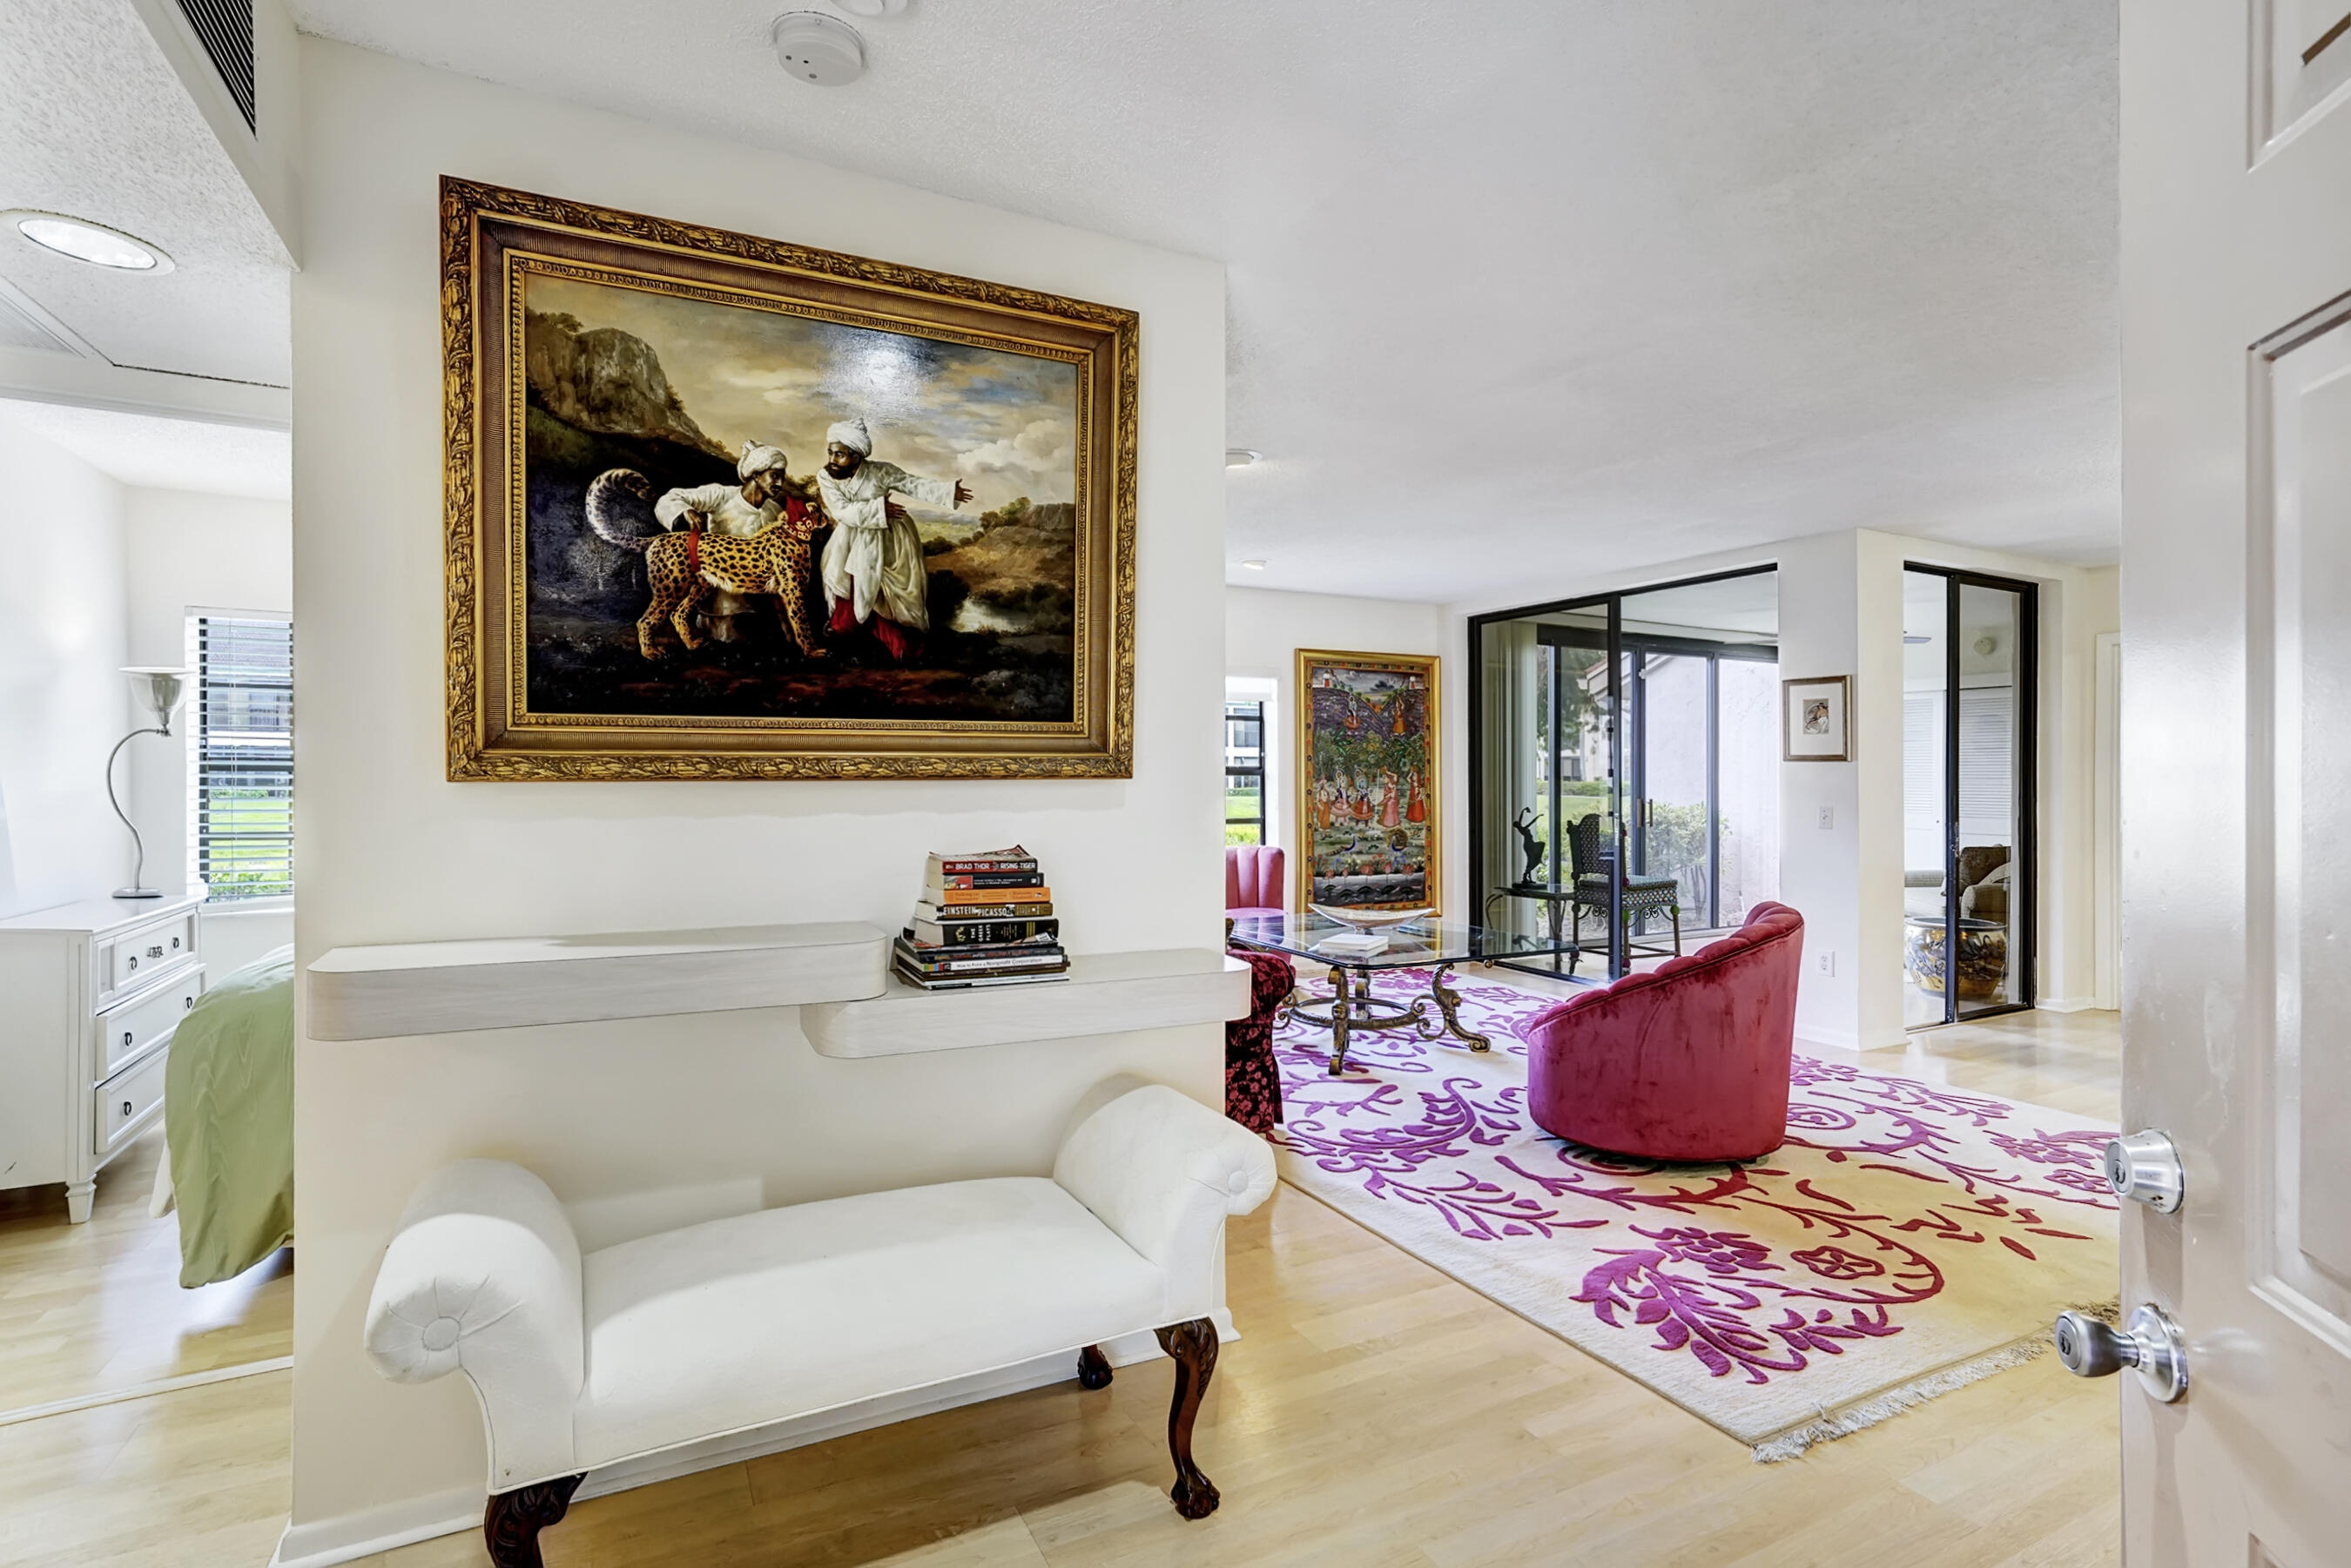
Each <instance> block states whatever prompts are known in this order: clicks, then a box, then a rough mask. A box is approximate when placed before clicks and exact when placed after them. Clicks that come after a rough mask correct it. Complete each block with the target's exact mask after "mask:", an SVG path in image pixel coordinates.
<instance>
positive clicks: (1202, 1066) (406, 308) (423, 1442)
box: [288, 38, 1225, 1551]
mask: <svg viewBox="0 0 2351 1568" xmlns="http://www.w3.org/2000/svg"><path fill="white" fill-rule="evenodd" d="M302 77H303V91H304V101H305V115H306V123H305V128H304V137H303V146H302V167H303V169H304V172H305V173H304V185H303V189H302V191H301V206H302V214H303V228H302V240H303V243H302V247H301V249H302V256H303V270H302V272H301V273H300V274H299V275H298V277H297V278H296V280H295V287H294V346H295V364H294V386H295V429H296V432H297V439H296V444H295V483H294V501H295V505H294V517H295V555H294V559H295V577H294V610H295V625H296V639H297V640H296V681H297V688H298V693H299V701H300V706H301V720H300V724H299V726H298V732H297V741H296V747H297V752H296V758H297V771H298V777H299V779H300V780H301V785H300V789H298V792H297V797H296V831H297V833H298V837H299V840H300V842H301V846H302V862H301V877H302V893H301V897H300V900H299V902H298V909H297V932H298V947H299V949H300V952H301V956H302V957H303V958H304V960H305V961H306V962H307V961H308V960H309V959H311V958H315V957H316V956H318V955H319V953H321V952H323V951H325V950H327V949H329V948H332V947H336V946H347V945H350V944H355V943H367V942H383V941H403V940H417V939H427V938H435V937H453V936H474V935H479V936H494V935H504V934H516V933H529V932H551V931H581V930H598V929H603V930H612V929H623V928H630V927H637V928H643V927H648V926H664V925H718V924H725V923H733V922H755V921H779V920H793V919H805V920H838V919H857V920H866V921H872V922H873V923H875V924H877V925H890V926H894V925H896V924H897V923H898V922H900V921H901V920H902V919H903V918H904V915H905V912H906V909H907V906H908V904H910V903H911V902H913V900H914V893H915V888H916V886H917V883H918V881H919V877H920V873H921V864H922V857H923V855H924V853H925V852H927V851H930V850H934V849H955V848H969V847H974V846H988V845H996V844H1001V843H1005V842H1008V841H1013V840H1019V841H1023V842H1025V843H1027V844H1029V846H1030V847H1031V848H1033V849H1035V850H1036V851H1038V852H1039V853H1040V855H1041V856H1042V857H1043V859H1044V862H1045V865H1046V867H1047V869H1048V871H1049V873H1050V874H1051V877H1052V881H1053V883H1054V886H1055V902H1056V904H1058V905H1059V906H1060V909H1061V914H1062V916H1063V919H1064V926H1065V931H1066V933H1067V935H1068V938H1069V942H1070V945H1071V946H1072V947H1073V948H1075V949H1077V950H1079V951H1100V950H1115V949H1129V948H1153V947H1173V946H1194V947H1200V946H1212V945H1214V944H1216V943H1217V940H1218V936H1219V931H1220V906H1221V904H1222V902H1223V900H1222V882H1221V874H1220V867H1219V863H1218V857H1217V846H1218V844H1219V842H1220V841H1221V832H1220V831H1219V828H1218V821H1219V792H1218V791H1219V784H1220V768H1219V760H1220V754H1219V751H1218V747H1217V712H1218V707H1219V701H1220V695H1221V689H1222V671H1221V670H1220V669H1219V668H1218V667H1217V663H1216V661H1214V660H1204V659H1202V658H1200V657H1199V649H1200V646H1201V642H1202V639H1203V637H1204V636H1205V637H1207V638H1208V639H1210V640H1211V641H1212V642H1213V640H1214V639H1216V638H1217V637H1219V636H1220V635H1221V622H1222V618H1223V613H1224V601H1223V594H1224V590H1223V583H1222V579H1223V570H1224V569H1223V559H1222V558H1223V514H1224V468H1223V451H1224V445H1225V434H1224V360H1223V343H1224V283H1223V274H1222V271H1221V269H1220V268H1219V267H1217V266H1216V265H1215V264H1212V263H1209V262H1207V261H1202V260H1199V259H1197V258H1195V257H1190V256H1176V255H1173V254H1170V253H1167V252H1164V251H1157V250H1153V249H1150V248H1147V247H1145V246H1138V245H1134V244H1129V243H1126V242H1123V241H1119V240H1113V239H1109V238H1105V237H1103V236H1101V235H1089V234H1083V233H1080V232H1077V231H1073V230H1070V229H1066V228H1061V227H1058V226H1055V225H1050V224H1045V223H1041V222H1038V221H1035V220H1031V219H1028V218H1022V217H1017V216H1014V215H1011V214H1005V213H1000V212H995V211H991V210H989V209H987V208H983V207H978V206H974V205H971V204H967V203H961V202H956V201H952V200H949V199H946V198H945V197H941V196H936V195H933V194H929V193H924V192H919V191H914V190H910V189H907V188H904V187H901V186H895V185H891V184H887V183H883V182H880V181H876V180H871V179H866V178H862V177H860V176H855V175H850V174H845V173H841V172H837V171H833V170H830V169H826V168H822V167H820V166H818V165H814V164H810V163H806V162H799V161H798V160H795V159H792V158H789V157H784V156H780V155H778V154H775V153H771V152H758V151H753V150H749V149H746V148H742V147H737V146H731V145H727V144H725V143H720V142H716V141H709V140H706V139H703V138H699V137H694V136H688V135H684V134H681V133H678V132H674V131H667V130H664V129H661V128H659V127H656V126H653V125H649V124H644V123H641V122H636V121H631V120H622V119H619V118H616V117H614V116H611V115H607V114H602V113H598V112H594V111H591V110H585V109H580V108H576V107H570V106H565V105H559V104H555V103H551V102H549V101H546V100H542V99H534V98H530V97H528V96H525V95H523V94H520V93H517V92H513V91H510V90H507V89H501V88H497V87H494V86H492V85H489V84H487V83H485V82H481V81H476V80H472V79H469V78H460V77H456V76H452V75H446V74H443V73H439V72H435V71H432V70H428V69H425V68H420V67H415V66H410V65H406V64H402V63H399V62H395V61H392V60H391V59H388V58H384V57H379V56H374V55H370V54H366V53H363V52H360V51H358V50H354V49H350V48H348V47H341V46H338V45H333V44H328V43H323V42H320V41H318V40H314V39H307V38H306V39H305V40H304V41H303V60H302ZM444 172H450V173H457V174H463V175H465V176H468V177H471V178H474V179H479V180H487V181H494V182H497V183H504V184H508V185H514V186H518V187H521V188H524V189H527V190H533V191H541V192H549V193H559V194H562V195H566V196H570V197H575V198H580V199H583V200H587V201H590V202H598V203H603V204H611V205H614V206H620V207H625V208H631V209H634V210H638V211H644V212H653V213H660V214H665V215H669V216H674V217H679V218H684V219H690V220H694V221H697V222H702V223H708V224H714V225H724V226H728V227H733V228H738V229H744V230H748V231H751V232H754V233H759V234H768V235H781V236H784V237H789V238H790V239H793V240H796V241H799V242H803V243H808V244H812V245H817V246H829V247H832V248H837V249H841V250H845V251H851V252H854V253H858V254H862V255H867V256H885V257H889V258H891V259H893V260H896V261H902V262H910V263H914V264H917V265H921V266H925V267H937V268H942V269H946V270H951V271H955V272H959V273H964V274H967V275H971V276H976V277H987V278H998V279H1002V280H1004V281H1007V282H1010V283H1017V284H1022V285H1026V286H1029V287H1038V288H1043V289H1049V290H1053V291H1056V292H1061V293H1067V294H1073V295H1077V296H1081V297H1083V298H1092V299H1097V300H1102V301H1106V302H1110V303H1113V304H1118V305H1123V306H1128V307H1132V308H1135V309H1136V310H1138V311H1140V312H1141V315H1142V323H1143V328H1142V332H1143V335H1142V353H1141V369H1142V387H1141V405H1142V422H1143V423H1142V432H1141V438H1142V448H1141V464H1140V478H1141V495H1140V517H1139V528H1138V535H1139V560H1138V571H1137V579H1138V583H1139V591H1138V601H1137V608H1136V622H1137V669H1136V687H1135V723H1136V736H1135V776H1134V779H1132V780H1130V781H1113V780H1067V781H1052V782H1041V783H1016V782H986V781H974V782H909V783H824V782H813V783H791V782H765V783H758V782H746V783H634V784H569V785H566V784H452V783H448V782H446V781H445V780H444V777H443V769H444V764H443V751H442V734H443V711H444V710H443V683H442V622H441V615H442V605H443V595H442V550H441V479H442V464H441V450H442V449H441V364H440V350H439V306H438V295H439V285H438V277H437V260H436V246H435V234H436V197H437V193H436V188H435V182H436V180H437V177H438V176H439V175H441V174H442V173H444ZM298 1050H299V1056H298V1062H297V1071H296V1080H295V1082H296V1113H295V1123H296V1129H295V1135H296V1166H297V1172H298V1178H297V1195H298V1196H297V1203H298V1210H297V1215H296V1229H297V1230H298V1233H299V1234H300V1235H301V1238H302V1267H301V1269H300V1270H298V1273H297V1276H296V1280H295V1290H296V1310H295V1336H294V1337H295V1352H294V1354H295V1378H294V1453H293V1460H294V1492H293V1519H294V1526H293V1533H292V1534H291V1535H289V1538H288V1547H289V1549H295V1548H297V1547H298V1548H299V1550H305V1551H307V1550H327V1549H329V1548H332V1547H334V1544H335V1542H337V1541H341V1542H344V1543H345V1544H348V1543H349V1542H351V1541H352V1540H355V1539H358V1538H360V1537H359V1535H355V1534H354V1533H353V1532H355V1531H356V1532H360V1535H363V1534H364V1531H367V1530H373V1529H378V1528H379V1527H381V1529H387V1530H388V1529H393V1528H399V1527H402V1523H403V1521H404V1523H405V1525H406V1526H408V1527H413V1526H415V1525H416V1524H418V1523H419V1521H420V1511H423V1522H425V1523H428V1524H429V1523H430V1522H431V1521H432V1520H433V1519H434V1518H442V1517H445V1515H446V1511H447V1510H448V1509H449V1508H452V1507H455V1509H456V1516H457V1518H459V1519H462V1518H463V1517H464V1514H465V1509H466V1508H467V1507H470V1508H471V1510H472V1511H474V1516H475V1517H476V1518H478V1510H479V1502H478V1496H479V1489H480V1487H481V1484H482V1479H483V1473H484V1467H483V1458H482V1436H481V1422H480V1417H479V1416H478V1415H477V1414H476V1411H475V1405H474V1400H473V1397H472V1396H471V1394H470V1393H469V1392H468V1391H467V1390H466V1389H465V1387H464V1386H463V1383H462V1380H460V1379H448V1380H444V1381H443V1382H441V1383H438V1384H434V1385H429V1386H423V1387H402V1386H394V1385H391V1384H388V1383H385V1382H382V1381H381V1380H380V1379H379V1378H377V1377H376V1376H375V1375H374V1374H373V1373H372V1372H371V1370H370V1369H369V1367H368V1366H367V1364H366V1363H365V1361H364V1359H363V1357H362V1355H361V1354H360V1322H361V1317H362V1313H363V1310H364V1306H365V1301H366V1297H367V1292H368V1288H369V1281H371V1278H372V1275H373V1272H374V1269H375V1264H376V1260H377V1257H378V1254H379V1251H380V1249H381V1247H382V1245H383V1244H384V1242H385V1240H386V1239H387V1238H388V1237H389V1235H390V1234H391V1230H392V1225H393V1222H394V1220H395V1219H396V1218H397V1216H398V1214H399V1211H400V1208H401V1206H402V1203H403V1201H404V1200H405V1198H406V1197H407V1195H408V1193H409V1192H410V1191H411V1190H412V1189H413V1186H414V1185H415V1184H416V1182H417V1181H418V1180H419V1179H420V1178H421V1177H423V1176H424V1175H425V1174H426V1173H427V1172H428V1171H430V1170H431V1169H433V1168H434V1167H435V1166H438V1165H440V1164H441V1163H443V1162H444V1161H446V1160H449V1159H452V1158H455V1157H459V1156H462V1155H478V1154H494V1155H504V1156H507V1157H510V1158H514V1159H517V1160H519V1161H521V1162H522V1163H524V1164H526V1165H528V1166H531V1167H533V1168H534V1169H536V1170H538V1171H539V1172H540V1173H541V1174H542V1175H543V1176H546V1177H547V1179H548V1180H549V1182H550V1184H551V1185H552V1186H554V1187H555V1189H556V1191H557V1192H558V1194H559V1196H561V1197H563V1198H564V1199H565V1200H566V1201H567V1202H568V1203H572V1204H575V1205H576V1204H583V1203H584V1204H590V1205H601V1208H600V1210H599V1211H600V1212H601V1213H604V1214H606V1215H607V1216H610V1215H611V1214H613V1213H616V1212H622V1211H625V1212H626V1213H627V1214H628V1215H630V1216H632V1219H631V1220H630V1224H631V1225H632V1227H633V1228H651V1227H653V1226H654V1225H656V1224H657V1223H659V1222H662V1221H664V1220H666V1219H669V1218H674V1217H684V1216H686V1215H693V1216H695V1217H697V1218H698V1217H700V1216H701V1215H704V1214H707V1213H709V1212H711V1211H712V1210H713V1209H714V1208H716V1209H721V1210H723V1209H726V1208H730V1207H732V1208H739V1207H749V1206H752V1205H756V1204H759V1203H766V1204H776V1203H782V1202H789V1201H793V1200H798V1199H803V1198H809V1197H822V1196H831V1195H834V1194H840V1193H847V1192H854V1191H860V1190H867V1189H872V1188H878V1187H886V1186H897V1185H902V1184H904V1183H909V1182H920V1181H926V1180H933V1179H939V1178H944V1177H952V1176H972V1175H977V1174H991V1173H1002V1172H1010V1171H1041V1170H1043V1169H1045V1168H1047V1167H1048V1166H1049V1164H1050V1154H1051V1150H1052V1148H1053V1146H1054V1144H1055V1143H1056V1141H1057V1140H1058V1137H1059V1134H1060V1133H1061V1129H1062V1126H1063V1124H1065V1122H1066V1121H1067V1119H1068V1117H1069V1115H1070V1113H1071V1110H1072V1109H1073V1107H1074V1106H1075V1105H1076V1104H1077V1103H1078V1100H1079V1098H1080V1097H1081V1095H1082V1094H1084V1093H1085V1092H1087V1091H1088V1089H1089V1088H1091V1087H1092V1085H1094V1084H1095V1083H1096V1082H1099V1081H1100V1080H1102V1079H1103V1078H1106V1077H1108V1076H1111V1075H1113V1074H1115V1073H1119V1072H1132V1073H1135V1074H1138V1075H1140V1076H1144V1077H1148V1078H1155V1079H1158V1080H1160V1081H1163V1082H1171V1083H1174V1084H1175V1085H1176V1086H1177V1087H1179V1088H1181V1089H1183V1090H1185V1091H1186V1092H1190V1093H1193V1094H1195V1095H1196V1096H1197V1097H1198V1098H1201V1099H1203V1100H1206V1101H1209V1102H1211V1103H1217V1102H1218V1101H1219V1100H1220V1096H1221V1081H1222V1063H1223V1053H1222V1048H1221V1040H1220V1036H1219V1031H1218V1030H1216V1029H1215V1028H1214V1027H1213V1026H1203V1027H1198V1028H1192V1029H1186V1030H1166V1031H1159V1032H1155V1033H1147V1034H1139V1035H1125V1036H1118V1037H1111V1038H1108V1039H1104V1040H1093V1041H1056V1042H1049V1043H1046V1044H1040V1045H1034V1046H1020V1047H1007V1048H995V1049H988V1050H979V1051H956V1052H946V1053H938V1054H930V1055H916V1056H903V1057H893V1058H887V1059H882V1060H874V1061H836V1060H833V1059H831V1058H824V1057H819V1056H817V1055H815V1054H814V1053H813V1052H812V1051H810V1048H809V1046H808V1044H807V1042H806V1040H804V1039H803V1038H802V1036H801V1035H800V1034H799V1030H798V1028H797V1022H796V1015H795V1014H794V1013H792V1012H790V1011H789V1010H782V1011H769V1012H754V1013H732V1014H709V1015H700V1016H696V1017H693V1018H687V1019H673V1020H645V1021H638V1022H629V1023H618V1024H610V1025H601V1026H580V1027H572V1028H564V1029H543V1030H511V1031H505V1032H501V1033H496V1034H489V1035H480V1036H453V1037H444V1038H430V1039H421V1040H396V1041H388V1042H382V1043H377V1044H368V1043H360V1044H333V1045H329V1044H320V1043H317V1042H313V1041H310V1040H307V1039H306V1040H303V1042H302V1043H301V1045H300V1046H299V1048H298ZM468 1497H470V1498H472V1499H473V1501H471V1502H470V1504H469V1503H467V1502H466V1499H467V1498H468ZM435 1510H440V1511H441V1512H440V1513H434V1511H435Z"/></svg>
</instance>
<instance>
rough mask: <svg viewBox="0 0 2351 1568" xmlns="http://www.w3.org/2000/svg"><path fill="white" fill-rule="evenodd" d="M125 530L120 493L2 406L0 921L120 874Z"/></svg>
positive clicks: (125, 874) (127, 703) (118, 879)
mask: <svg viewBox="0 0 2351 1568" xmlns="http://www.w3.org/2000/svg"><path fill="white" fill-rule="evenodd" d="M123 519H124V498H123V488H122V486H120V485H118V484H117V483H115V482H114V480H112V479H111V478H109V477H108V476H106V475H104V474H101V473H99V471H98V470H97V469H95V468H93V467H91V466H90V465H89V464H88V463H85V462H83V461H82V460H81V459H80V458H78V457H77V456H75V455H73V454H72V453H70V452H68V451H67V450H66V449H65V448H64V447H62V446H59V445H57V444H56V443H54V442H52V441H50V440H48V439H47V438H46V437H44V436H40V435H37V434H34V433H33V432H31V431H29V430H26V429H25V428H23V427H22V426H21V425H19V424H18V423H16V421H14V420H13V419H11V418H10V417H9V416H8V413H7V410H6V406H5V404H0V561H5V562H6V565H5V566H0V915H17V914H22V913H23V912H25V911H26V910H29V909H45V908H47V907H48V906H49V905H51V904H64V903H68V902H69V901H70V900H73V899H78V898H92V897H98V896H101V895H103V894H106V893H108V892H110V890H112V889H114V888H116V887H119V886H120V885H121V884H122V883H124V882H126V881H128V880H129V878H130V875H131V836H130V835H129V834H128V833H126V832H124V831H122V824H121V823H120V822H118V821H115V818H114V813H113V811H112V810H110V809H109V808H108V806H107V803H106V781H105V773H104V769H105V768H106V758H107V753H108V752H109V751H110V750H112V749H113V747H114V743H115V742H116V741H118V740H120V739H121V738H122V736H123V734H124V732H125V731H127V730H129V729H130V728H131V688H130V685H129V684H128V683H127V682H126V681H125V680H124V679H123V677H122V674H121V669H122V666H123V665H124V664H128V663H130V662H131V661H130V660H129V659H128V658H127V657H126V656H125V653H124V650H125V647H126V643H125V636H124V631H123V595H122V573H123V537H124V520H123ZM151 738H152V737H151ZM138 744H139V743H138V742H133V743H132V745H133V747H134V748H135V747H136V746H137V745H138ZM126 779H127V772H125V773H118V774H117V776H116V786H117V788H118V789H120V788H121V787H122V785H123V783H124V782H125V780H126Z"/></svg>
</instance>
